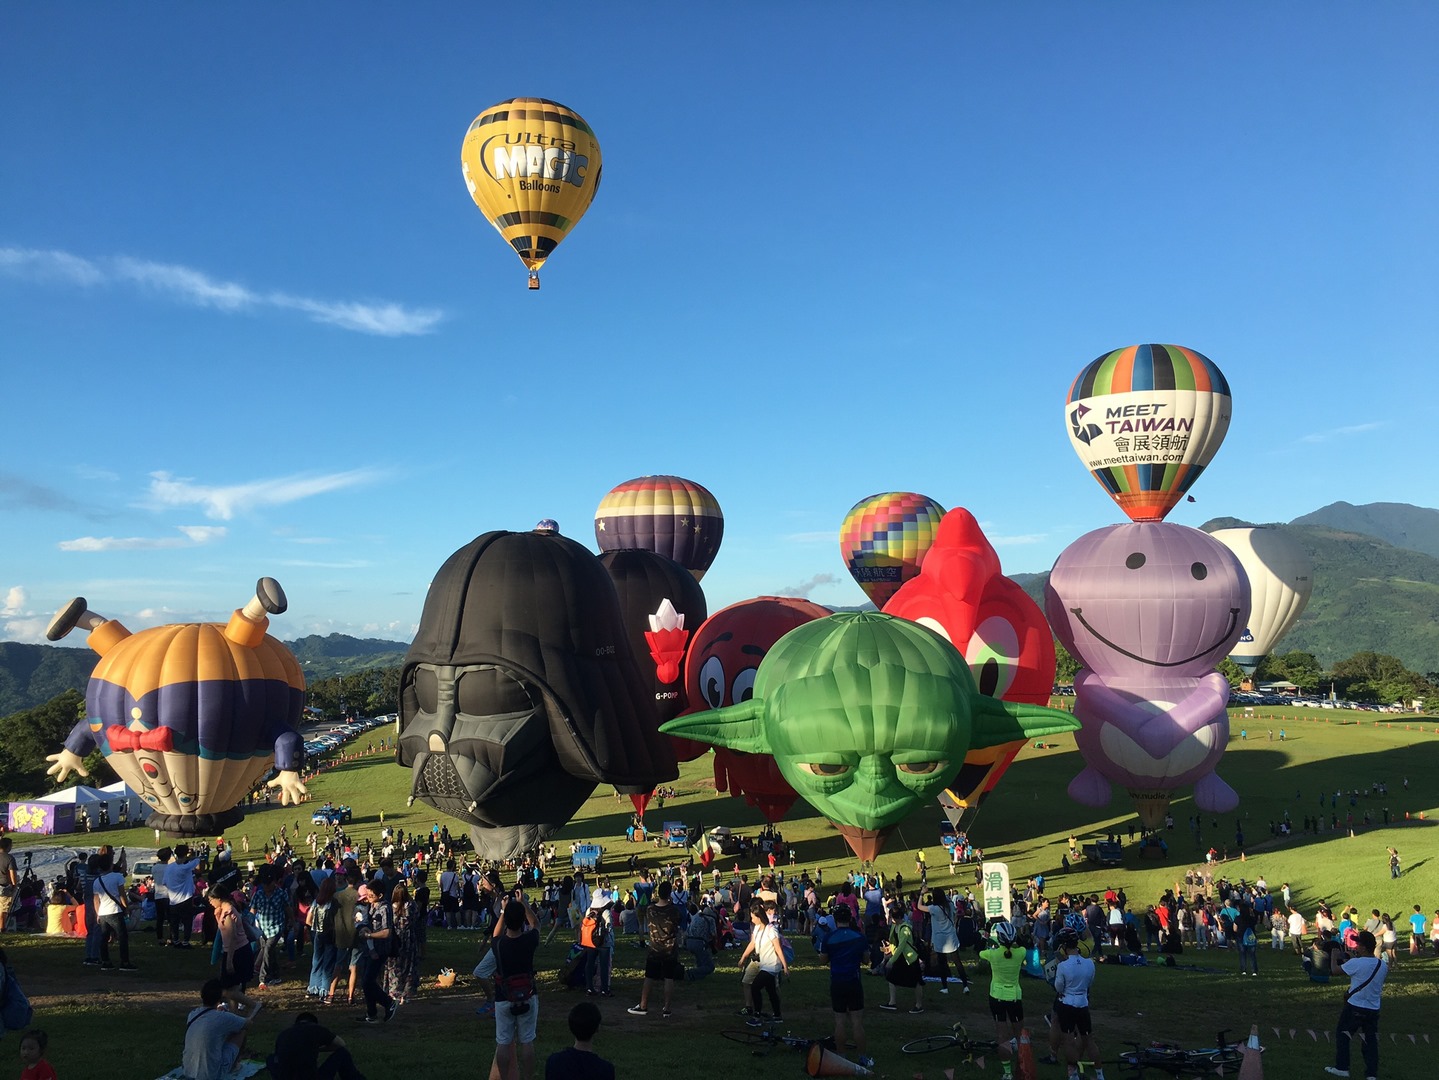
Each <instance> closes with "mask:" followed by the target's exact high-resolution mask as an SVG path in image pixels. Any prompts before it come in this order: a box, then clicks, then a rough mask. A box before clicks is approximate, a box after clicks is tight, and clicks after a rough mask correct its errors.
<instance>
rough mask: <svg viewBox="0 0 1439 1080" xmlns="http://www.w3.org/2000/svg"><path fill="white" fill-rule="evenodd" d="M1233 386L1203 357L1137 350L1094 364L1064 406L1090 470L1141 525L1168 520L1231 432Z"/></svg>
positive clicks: (1173, 348)
mask: <svg viewBox="0 0 1439 1080" xmlns="http://www.w3.org/2000/svg"><path fill="white" fill-rule="evenodd" d="M1231 408H1232V402H1231V399H1230V394H1229V382H1228V381H1227V380H1226V379H1225V378H1224V373H1223V372H1222V371H1220V370H1219V367H1218V365H1216V364H1215V363H1214V361H1212V360H1210V359H1209V358H1208V357H1207V356H1205V355H1203V354H1202V353H1198V352H1195V351H1194V350H1193V349H1186V348H1183V347H1182V346H1179V345H1130V346H1128V347H1127V348H1123V349H1115V350H1114V351H1113V352H1109V353H1105V354H1104V355H1103V356H1101V357H1099V358H1098V359H1096V360H1093V361H1092V362H1090V364H1089V365H1088V366H1087V367H1085V369H1084V370H1083V371H1081V372H1080V373H1079V375H1078V377H1077V378H1076V379H1075V380H1074V384H1073V385H1072V386H1071V387H1070V390H1069V398H1068V400H1067V401H1066V402H1065V405H1064V416H1065V424H1066V426H1067V428H1068V430H1069V441H1070V444H1071V445H1072V446H1073V447H1074V452H1075V453H1076V454H1078V455H1079V460H1080V461H1082V462H1084V467H1085V468H1086V469H1088V470H1089V471H1090V474H1091V475H1092V476H1093V477H1094V478H1095V479H1096V480H1098V481H1099V484H1100V486H1101V487H1103V488H1104V490H1105V491H1107V492H1108V493H1109V496H1110V498H1112V499H1113V500H1114V501H1115V503H1117V504H1118V505H1119V508H1120V509H1121V510H1123V511H1124V512H1125V513H1126V514H1127V515H1129V517H1130V519H1131V520H1133V521H1160V520H1162V519H1163V518H1164V515H1165V514H1167V513H1169V511H1170V509H1171V508H1173V506H1174V504H1175V503H1177V502H1178V501H1179V500H1180V499H1181V498H1183V497H1184V495H1185V494H1186V493H1187V492H1188V491H1189V489H1190V488H1191V487H1192V486H1193V485H1194V482H1195V481H1196V480H1198V479H1199V477H1200V475H1201V474H1202V473H1203V472H1204V469H1205V467H1206V466H1207V465H1208V464H1209V462H1210V460H1211V459H1212V458H1213V457H1214V455H1215V453H1216V452H1217V451H1218V450H1219V445H1220V443H1222V442H1223V441H1224V436H1225V434H1227V433H1228V431H1229V419H1230V411H1231Z"/></svg>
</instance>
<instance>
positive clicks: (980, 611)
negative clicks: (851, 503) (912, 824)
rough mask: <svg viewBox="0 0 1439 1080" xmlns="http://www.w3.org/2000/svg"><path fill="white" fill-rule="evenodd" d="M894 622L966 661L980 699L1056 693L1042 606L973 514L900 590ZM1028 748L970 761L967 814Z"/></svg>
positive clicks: (981, 754) (964, 776) (1037, 698)
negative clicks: (1008, 568)
mask: <svg viewBox="0 0 1439 1080" xmlns="http://www.w3.org/2000/svg"><path fill="white" fill-rule="evenodd" d="M884 612H885V614H887V615H898V616H899V617H900V618H902V619H909V620H910V621H911V622H917V623H919V624H920V625H921V626H927V627H929V629H931V630H933V631H935V632H936V633H937V634H939V635H940V636H942V637H944V638H946V639H947V640H948V641H949V642H950V644H952V645H953V646H954V647H955V648H956V649H958V650H959V651H960V653H961V654H962V655H963V656H964V659H965V662H966V663H967V664H968V665H969V670H970V671H971V672H972V673H973V675H974V681H975V683H976V684H977V685H978V687H979V690H980V693H983V694H988V695H990V696H991V697H996V698H1003V699H1004V700H1005V701H1021V702H1027V703H1029V704H1031V705H1048V704H1049V692H1050V690H1051V689H1052V688H1053V686H1054V636H1053V635H1052V634H1051V633H1050V630H1049V623H1048V622H1046V621H1045V618H1044V612H1043V611H1041V610H1040V608H1039V605H1038V604H1036V603H1035V602H1034V601H1033V600H1031V599H1030V598H1029V595H1028V594H1027V593H1025V591H1024V590H1023V589H1021V588H1020V587H1019V586H1018V585H1016V584H1015V583H1014V582H1013V581H1011V580H1010V579H1009V578H1007V577H1005V576H1004V574H1003V572H1002V571H1001V569H1000V564H999V556H998V555H997V554H996V553H995V550H994V547H993V546H992V545H991V544H990V542H989V540H988V539H987V538H986V537H985V535H984V531H983V530H982V529H980V527H979V522H977V521H975V519H974V515H973V514H971V513H970V512H969V511H968V510H965V509H964V508H963V507H956V508H955V509H953V510H951V511H949V513H947V514H945V515H944V519H943V520H942V521H941V522H940V523H939V531H938V533H937V534H936V536H935V540H934V546H933V547H931V548H930V549H929V553H928V554H927V555H926V556H925V560H924V566H923V567H922V568H921V569H920V572H919V575H918V576H917V577H915V578H913V579H911V580H910V581H908V582H906V583H905V584H904V585H903V586H901V587H900V590H899V591H898V592H897V593H895V594H894V596H893V597H892V598H891V599H890V601H889V603H887V604H885V606H884ZM1023 747H1024V741H1023V740H1019V741H1017V742H1010V743H1004V744H1002V745H999V746H992V747H988V748H987V749H984V750H976V751H973V752H971V753H970V754H967V755H966V756H965V759H964V765H963V766H961V768H960V771H959V774H958V775H957V776H956V777H955V778H954V781H953V782H952V783H951V784H950V786H949V794H950V796H951V798H952V799H953V800H954V801H955V802H956V803H958V804H959V805H960V807H961V808H962V809H964V810H973V809H976V808H977V807H978V806H979V804H980V802H981V801H982V800H983V799H984V798H985V796H987V795H988V794H989V792H991V791H992V790H994V787H995V785H996V784H998V783H999V780H1000V778H1001V777H1002V776H1003V775H1004V773H1005V771H1006V770H1007V769H1008V768H1009V766H1010V765H1011V764H1012V763H1013V761H1014V759H1015V757H1016V756H1017V755H1018V754H1019V751H1020V750H1021V749H1022V748H1023Z"/></svg>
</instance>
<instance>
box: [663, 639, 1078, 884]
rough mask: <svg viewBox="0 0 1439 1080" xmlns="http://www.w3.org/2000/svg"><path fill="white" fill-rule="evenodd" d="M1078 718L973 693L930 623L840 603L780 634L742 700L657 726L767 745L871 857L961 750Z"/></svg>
mask: <svg viewBox="0 0 1439 1080" xmlns="http://www.w3.org/2000/svg"><path fill="white" fill-rule="evenodd" d="M1077 726H1078V725H1077V724H1076V723H1075V722H1074V720H1073V719H1072V718H1071V717H1070V716H1069V715H1068V714H1067V713H1062V712H1059V711H1058V710H1055V709H1049V708H1046V707H1044V706H1040V705H1025V704H1020V703H1017V702H1010V701H1001V700H999V699H997V698H992V697H988V696H986V695H984V694H981V693H980V692H979V690H978V689H977V688H976V687H975V684H974V676H973V675H971V674H970V671H969V667H968V665H967V664H966V663H965V661H964V658H963V657H962V656H960V654H959V653H958V651H956V649H955V648H954V646H953V645H951V644H950V643H949V642H947V641H945V640H944V639H943V638H942V637H940V636H939V635H938V634H936V633H935V632H934V631H932V630H929V629H927V628H925V627H923V626H920V625H918V624H916V623H912V622H909V621H908V620H906V619H898V618H895V617H893V616H890V615H882V614H879V613H877V612H843V613H840V614H837V615H831V616H829V617H828V618H825V619H816V620H814V621H813V622H809V623H806V624H805V625H803V626H800V627H797V628H796V629H794V630H791V631H790V632H789V633H788V634H786V635H785V636H784V637H782V638H780V639H779V641H777V642H776V643H775V645H774V647H773V648H772V649H770V651H769V653H768V654H767V655H766V656H765V658H764V660H763V662H762V663H761V664H760V667H759V672H758V673H757V675H756V677H755V684H754V695H753V697H751V698H750V699H749V700H748V701H743V702H740V703H739V704H737V705H730V706H727V707H726V708H723V709H714V710H710V711H708V712H699V713H693V714H691V715H689V716H681V717H677V718H676V719H674V720H671V721H669V722H668V723H667V724H665V725H664V726H663V727H662V728H661V730H662V731H665V732H667V733H670V734H675V735H683V736H686V737H688V738H693V739H699V740H702V741H704V742H709V743H713V744H714V745H716V746H726V747H729V748H730V749H733V750H742V751H745V752H746V753H752V754H772V755H773V756H774V759H775V761H776V763H777V764H778V765H779V768H780V771H781V772H782V773H783V774H784V777H785V779H786V780H788V781H789V782H790V784H791V786H793V787H794V789H795V790H796V791H798V792H799V793H800V795H801V796H802V797H803V798H804V799H805V800H806V801H808V802H809V803H810V804H811V805H812V806H814V808H815V809H817V810H818V811H819V812H820V813H822V814H824V815H825V817H827V818H829V819H830V820H831V821H833V822H834V823H835V824H836V825H837V826H839V827H840V831H841V832H842V833H844V834H845V838H846V839H847V840H849V842H850V844H851V846H853V847H854V848H855V850H856V852H857V853H858V854H860V855H861V857H863V858H870V857H872V856H873V854H874V853H877V851H878V848H879V846H881V845H882V844H883V839H884V835H885V834H886V832H887V831H888V830H889V829H890V828H892V827H893V826H894V825H896V824H898V823H899V822H900V821H901V820H903V819H904V818H905V817H906V816H907V815H909V814H910V813H911V812H912V811H914V810H916V809H918V808H919V807H921V806H923V805H925V804H927V803H928V802H930V800H932V799H934V798H936V797H938V795H939V793H940V791H941V790H943V788H944V786H945V784H946V783H948V782H949V780H950V779H952V778H953V776H954V772H955V769H956V768H957V767H958V765H959V763H960V762H961V761H963V760H964V755H965V754H966V753H967V752H968V751H969V750H971V749H974V748H976V747H983V746H993V745H995V744H997V743H1003V742H1009V741H1012V740H1015V739H1033V738H1037V737H1040V736H1044V735H1052V734H1056V733H1058V732H1061V731H1073V730H1074V729H1075V728H1076V727H1077Z"/></svg>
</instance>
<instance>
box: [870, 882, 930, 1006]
mask: <svg viewBox="0 0 1439 1080" xmlns="http://www.w3.org/2000/svg"><path fill="white" fill-rule="evenodd" d="M889 919H890V927H889V940H888V941H886V942H885V945H884V952H885V956H886V957H887V958H888V969H887V970H886V972H885V978H886V980H887V981H888V983H889V1001H888V1002H886V1003H885V1004H882V1005H880V1008H881V1009H884V1010H885V1011H887V1012H894V1011H896V1010H897V1009H898V1008H899V991H900V988H901V987H913V988H914V1008H912V1009H910V1010H909V1011H910V1012H911V1013H916V1014H918V1013H922V1012H924V965H923V963H922V962H921V960H920V956H919V950H918V949H916V948H915V946H914V927H913V926H912V925H911V923H910V921H909V912H908V911H907V910H906V909H905V908H904V907H903V906H902V905H900V904H899V903H898V902H896V903H894V904H892V905H891V906H890V910H889Z"/></svg>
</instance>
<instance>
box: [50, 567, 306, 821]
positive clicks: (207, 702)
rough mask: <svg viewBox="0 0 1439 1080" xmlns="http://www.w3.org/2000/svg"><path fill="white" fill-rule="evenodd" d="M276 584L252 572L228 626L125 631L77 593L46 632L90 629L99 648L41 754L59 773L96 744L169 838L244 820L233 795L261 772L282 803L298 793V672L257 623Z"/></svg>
mask: <svg viewBox="0 0 1439 1080" xmlns="http://www.w3.org/2000/svg"><path fill="white" fill-rule="evenodd" d="M285 607H286V600H285V593H284V590H282V589H281V588H280V585H279V583H278V582H277V581H275V579H274V578H261V579H260V580H259V582H258V583H257V584H256V586H255V596H254V597H253V598H252V599H251V600H250V601H249V602H248V603H246V604H245V606H244V607H242V608H239V609H238V610H236V611H235V613H234V614H233V615H231V616H230V621H229V622H228V623H177V624H173V625H170V626H155V627H151V628H150V629H148V630H141V631H140V632H139V633H136V634H132V633H130V631H129V630H127V629H126V628H125V627H124V626H123V625H121V624H120V623H119V622H117V621H116V620H114V619H106V618H105V617H104V616H102V615H97V614H96V613H95V612H93V611H90V610H89V609H88V607H87V606H86V601H85V598H84V597H79V596H77V597H76V598H75V599H74V600H72V601H70V603H69V604H67V605H66V606H65V608H64V609H63V610H62V611H60V613H59V614H57V615H56V616H55V618H54V619H53V620H52V621H51V623H50V627H49V629H48V630H46V636H47V637H48V638H49V639H50V640H51V641H58V640H59V639H60V638H62V637H64V636H65V635H66V634H68V633H69V632H70V631H71V630H73V629H75V628H76V627H77V626H78V627H83V628H84V629H86V630H88V631H89V636H88V637H87V638H86V644H88V645H89V646H90V648H92V649H94V650H95V652H97V653H99V654H100V661H99V663H97V664H96V665H95V670H94V672H93V673H92V674H91V676H90V684H89V686H88V687H87V688H86V691H85V713H86V715H85V718H84V719H82V720H81V721H80V722H79V723H77V724H76V725H75V727H74V729H73V730H72V731H71V732H70V735H69V737H68V738H66V740H65V748H64V749H63V750H61V751H60V752H59V753H57V754H52V755H50V757H49V759H48V760H50V761H51V762H53V764H52V765H51V767H50V769H49V770H48V771H49V773H50V774H51V775H53V776H54V777H55V779H56V780H61V781H63V780H64V779H65V778H66V776H68V775H69V774H70V773H71V772H77V773H79V774H80V775H81V776H86V775H88V773H87V772H86V771H85V766H84V764H83V763H82V760H81V759H82V758H84V756H85V754H86V753H87V752H88V751H89V750H90V748H91V747H92V746H93V747H96V748H98V749H99V750H100V752H101V753H102V754H104V755H105V760H106V762H108V763H109V765H110V767H111V768H112V769H114V770H115V774H116V775H117V776H119V777H120V779H122V780H124V781H125V783H126V784H128V785H129V786H130V787H131V788H132V789H133V790H134V791H135V792H136V793H138V794H139V796H140V798H141V799H143V800H144V801H145V803H146V805H148V806H149V807H150V809H151V814H150V818H149V825H150V827H151V828H154V829H158V830H160V831H162V832H167V833H171V834H173V835H176V836H204V835H214V834H216V833H220V832H223V831H224V830H225V829H226V828H228V827H230V826H231V825H234V824H236V823H238V822H240V821H242V820H244V817H245V811H244V807H243V801H244V799H245V797H246V796H247V795H249V794H250V792H251V791H253V790H254V789H255V788H256V786H258V785H259V784H261V783H262V782H263V781H264V779H265V777H266V775H267V774H268V773H269V772H270V768H271V766H274V768H275V769H277V770H278V771H279V775H278V776H277V777H276V778H275V779H274V780H272V781H270V786H271V787H276V788H279V789H280V799H281V803H282V804H287V803H292V802H293V803H298V802H299V801H300V799H301V798H302V797H303V796H304V795H305V794H306V789H305V786H304V784H302V783H301V782H300V774H299V770H300V768H301V766H302V765H303V764H304V743H303V741H302V740H301V738H300V735H299V731H298V728H299V725H300V717H301V712H302V710H303V708H304V700H305V677H304V675H303V674H302V673H301V671H300V665H299V663H298V662H297V661H296V660H295V657H294V654H293V653H291V652H290V650H289V649H288V648H286V647H285V646H284V645H283V644H281V643H280V642H279V641H278V640H276V639H275V638H273V637H270V635H269V634H267V633H266V632H265V631H266V630H267V629H268V628H269V625H270V623H269V619H268V616H269V615H277V614H279V613H281V612H283V611H284V610H285Z"/></svg>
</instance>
